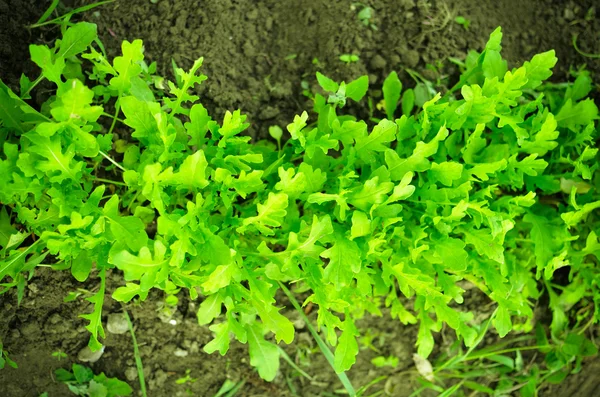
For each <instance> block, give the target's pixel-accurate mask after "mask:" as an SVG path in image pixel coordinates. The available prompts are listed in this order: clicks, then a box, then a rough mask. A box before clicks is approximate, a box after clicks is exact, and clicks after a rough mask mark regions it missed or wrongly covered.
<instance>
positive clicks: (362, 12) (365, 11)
mask: <svg viewBox="0 0 600 397" xmlns="http://www.w3.org/2000/svg"><path fill="white" fill-rule="evenodd" d="M351 8H352V10H359V11H358V14H357V18H358V20H359V21H360V23H362V24H363V25H364V26H367V27H370V28H371V29H373V30H377V26H376V25H375V24H374V23H372V22H371V19H372V18H373V15H374V13H375V11H374V10H373V8H371V7H369V6H367V5H365V4H363V3H352V6H351Z"/></svg>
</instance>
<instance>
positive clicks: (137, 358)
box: [123, 308, 147, 397]
mask: <svg viewBox="0 0 600 397" xmlns="http://www.w3.org/2000/svg"><path fill="white" fill-rule="evenodd" d="M123 313H124V314H125V318H126V319H127V325H128V326H129V332H131V340H132V341H133V354H134V356H135V366H136V367H137V373H138V378H139V380H140V390H141V392H142V396H143V397H147V396H146V381H145V380H144V366H143V364H142V357H141V356H140V350H139V348H138V344H137V339H136V338H135V332H133V323H132V322H131V318H130V317H129V313H127V310H126V309H125V308H123Z"/></svg>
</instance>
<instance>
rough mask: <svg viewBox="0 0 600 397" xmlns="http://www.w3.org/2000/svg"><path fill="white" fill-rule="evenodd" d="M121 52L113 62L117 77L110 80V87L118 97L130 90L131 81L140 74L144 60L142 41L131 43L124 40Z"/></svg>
mask: <svg viewBox="0 0 600 397" xmlns="http://www.w3.org/2000/svg"><path fill="white" fill-rule="evenodd" d="M121 51H122V52H123V55H121V56H118V57H115V59H114V60H113V67H114V70H115V71H116V72H117V75H116V76H115V77H113V78H112V79H110V87H111V88H112V89H114V90H116V91H117V92H118V93H119V94H120V95H122V94H124V93H125V92H127V91H128V90H129V89H130V88H131V79H133V78H135V77H137V76H139V74H140V73H142V66H141V62H142V61H143V60H144V44H143V43H142V40H134V41H133V42H131V43H130V42H129V41H127V40H124V41H123V43H121Z"/></svg>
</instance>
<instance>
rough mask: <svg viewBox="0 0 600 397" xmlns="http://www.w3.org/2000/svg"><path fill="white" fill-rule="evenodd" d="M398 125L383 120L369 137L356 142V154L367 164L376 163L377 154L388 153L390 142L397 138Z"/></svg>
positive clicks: (363, 137) (366, 136)
mask: <svg viewBox="0 0 600 397" xmlns="http://www.w3.org/2000/svg"><path fill="white" fill-rule="evenodd" d="M396 129H397V126H396V123H394V122H391V121H389V120H386V119H384V120H381V121H380V122H379V124H377V125H376V126H375V128H373V131H371V133H370V134H369V135H365V136H362V137H360V138H358V139H357V140H356V145H355V147H354V148H355V149H356V154H357V155H358V157H359V158H361V159H362V160H363V161H365V162H366V163H373V162H375V160H376V158H375V153H377V152H384V151H386V150H387V149H388V148H389V146H388V145H387V144H389V143H390V142H392V141H393V140H394V139H395V138H396Z"/></svg>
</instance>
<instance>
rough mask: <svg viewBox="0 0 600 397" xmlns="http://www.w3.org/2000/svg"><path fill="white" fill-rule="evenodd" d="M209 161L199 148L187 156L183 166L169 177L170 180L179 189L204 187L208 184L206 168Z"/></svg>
mask: <svg viewBox="0 0 600 397" xmlns="http://www.w3.org/2000/svg"><path fill="white" fill-rule="evenodd" d="M207 167H208V162H207V161H206V157H204V152H203V151H202V150H199V151H197V152H195V153H194V154H192V155H191V156H187V157H186V158H185V160H183V163H182V164H181V167H179V169H178V170H177V172H175V173H174V174H173V176H172V177H171V178H169V180H168V182H169V183H173V184H175V185H176V186H177V189H193V188H195V189H202V188H204V187H206V186H207V185H208V179H206V169H207Z"/></svg>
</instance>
